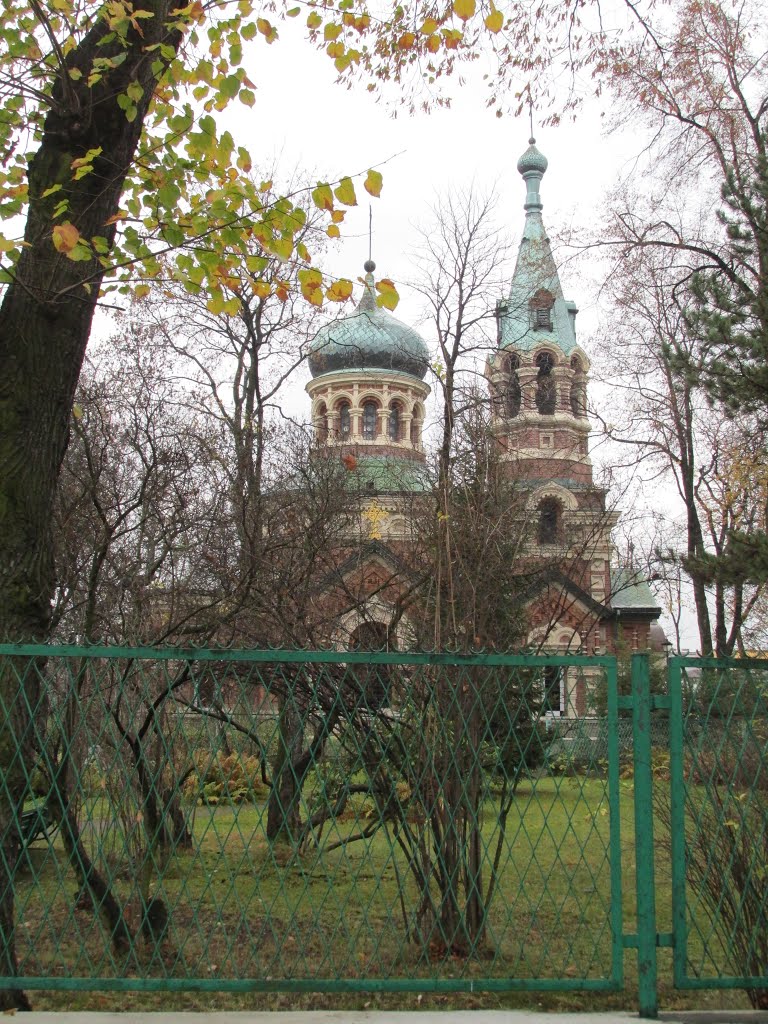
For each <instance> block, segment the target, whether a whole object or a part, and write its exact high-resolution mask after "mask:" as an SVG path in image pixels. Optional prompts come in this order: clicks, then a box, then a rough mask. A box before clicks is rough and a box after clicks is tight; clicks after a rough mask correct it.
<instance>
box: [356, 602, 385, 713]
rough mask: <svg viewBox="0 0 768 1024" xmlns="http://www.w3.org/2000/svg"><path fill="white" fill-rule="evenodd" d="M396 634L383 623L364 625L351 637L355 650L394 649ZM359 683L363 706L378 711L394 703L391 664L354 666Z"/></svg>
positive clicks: (367, 623) (366, 623)
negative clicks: (392, 699) (391, 698)
mask: <svg viewBox="0 0 768 1024" xmlns="http://www.w3.org/2000/svg"><path fill="white" fill-rule="evenodd" d="M393 641H394V638H393V636H392V631H391V630H390V629H388V628H387V626H385V625H384V623H383V622H361V623H360V625H359V626H358V627H357V628H356V629H355V630H354V631H353V632H352V636H351V637H350V638H349V649H350V650H351V651H387V650H394V649H395V644H394V642H393ZM352 671H353V672H354V677H355V682H356V683H357V688H358V693H359V697H360V700H361V702H362V703H363V706H364V708H365V709H366V710H368V711H378V710H379V709H380V708H386V707H388V706H389V704H390V687H391V680H390V676H389V673H390V668H389V666H388V665H366V664H360V665H354V666H353V667H352Z"/></svg>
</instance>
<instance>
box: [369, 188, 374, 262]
mask: <svg viewBox="0 0 768 1024" xmlns="http://www.w3.org/2000/svg"><path fill="white" fill-rule="evenodd" d="M368 262H369V263H371V262H373V205H372V204H371V203H369V204H368Z"/></svg>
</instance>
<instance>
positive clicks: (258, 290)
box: [253, 281, 272, 299]
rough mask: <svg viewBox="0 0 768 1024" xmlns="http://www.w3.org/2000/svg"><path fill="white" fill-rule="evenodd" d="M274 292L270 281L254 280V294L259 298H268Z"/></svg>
mask: <svg viewBox="0 0 768 1024" xmlns="http://www.w3.org/2000/svg"><path fill="white" fill-rule="evenodd" d="M271 292H272V288H271V286H270V284H269V281H254V282H253V294H254V295H255V296H256V298H257V299H266V298H268V297H269V295H270V293H271Z"/></svg>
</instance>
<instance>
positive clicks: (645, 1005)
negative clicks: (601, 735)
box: [632, 654, 659, 1018]
mask: <svg viewBox="0 0 768 1024" xmlns="http://www.w3.org/2000/svg"><path fill="white" fill-rule="evenodd" d="M632 739H633V747H634V775H635V863H636V887H637V973H638V1009H639V1011H640V1016H641V1017H651V1018H656V1017H657V1016H658V1010H659V1007H658V992H657V987H656V981H657V965H656V878H655V870H654V859H653V858H654V848H653V774H652V772H651V667H650V658H649V655H647V654H633V655H632Z"/></svg>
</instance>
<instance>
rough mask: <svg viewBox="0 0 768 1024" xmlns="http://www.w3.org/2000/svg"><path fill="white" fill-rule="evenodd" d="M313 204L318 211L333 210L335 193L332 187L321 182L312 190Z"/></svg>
mask: <svg viewBox="0 0 768 1024" xmlns="http://www.w3.org/2000/svg"><path fill="white" fill-rule="evenodd" d="M312 202H313V203H314V204H315V206H316V207H317V208H318V210H332V209H333V192H331V186H330V185H327V184H324V183H323V182H321V183H320V184H318V186H317V188H313V189H312Z"/></svg>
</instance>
